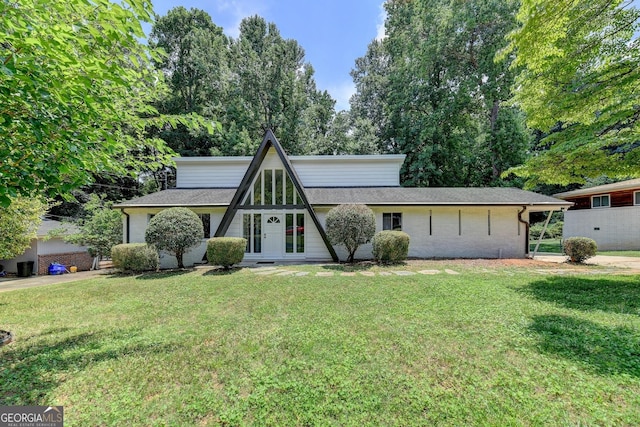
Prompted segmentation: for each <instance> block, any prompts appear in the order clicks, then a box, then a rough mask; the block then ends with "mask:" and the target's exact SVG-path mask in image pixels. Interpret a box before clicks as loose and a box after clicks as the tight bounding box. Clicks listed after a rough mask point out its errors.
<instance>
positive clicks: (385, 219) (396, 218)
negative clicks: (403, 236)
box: [382, 212, 402, 231]
mask: <svg viewBox="0 0 640 427" xmlns="http://www.w3.org/2000/svg"><path fill="white" fill-rule="evenodd" d="M382 229H383V230H399V231H402V213H401V212H394V213H383V214H382Z"/></svg>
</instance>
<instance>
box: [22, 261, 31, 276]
mask: <svg viewBox="0 0 640 427" xmlns="http://www.w3.org/2000/svg"><path fill="white" fill-rule="evenodd" d="M33 264H34V262H33V261H23V262H19V263H18V277H31V275H32V274H33Z"/></svg>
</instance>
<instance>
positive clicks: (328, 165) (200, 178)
mask: <svg viewBox="0 0 640 427" xmlns="http://www.w3.org/2000/svg"><path fill="white" fill-rule="evenodd" d="M193 159H194V158H188V159H176V164H177V187H178V188H207V187H209V188H233V187H237V186H238V185H239V184H240V181H242V178H243V176H244V174H245V172H246V170H247V168H248V167H249V163H250V162H251V158H249V157H218V158H216V157H203V158H199V159H198V160H193ZM403 159H404V157H402V156H299V157H295V156H293V157H290V160H291V163H292V164H293V167H294V169H295V170H296V173H297V174H298V176H299V178H300V181H301V182H302V185H304V186H305V187H345V186H350V187H353V186H398V185H400V181H399V180H400V167H401V166H402V160H403ZM282 167H283V166H282V162H281V161H280V159H279V158H278V156H277V154H276V152H275V150H274V149H273V148H272V149H270V150H269V152H268V153H267V156H266V157H265V159H264V161H263V164H262V169H264V168H282Z"/></svg>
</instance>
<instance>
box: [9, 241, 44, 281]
mask: <svg viewBox="0 0 640 427" xmlns="http://www.w3.org/2000/svg"><path fill="white" fill-rule="evenodd" d="M25 261H33V271H34V273H37V271H38V240H37V239H33V240H31V246H30V247H29V248H27V250H26V251H25V252H24V253H23V254H22V255H20V256H17V257H15V258H13V259H7V260H0V264H2V266H3V267H4V271H6V272H7V273H17V272H18V263H19V262H25Z"/></svg>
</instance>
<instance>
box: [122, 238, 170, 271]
mask: <svg viewBox="0 0 640 427" xmlns="http://www.w3.org/2000/svg"><path fill="white" fill-rule="evenodd" d="M111 259H112V261H113V266H114V267H115V268H117V269H119V270H122V271H125V272H128V271H132V272H142V271H151V270H153V271H155V270H157V269H158V267H159V265H160V259H159V257H158V251H157V250H156V249H155V248H154V247H153V246H149V245H147V244H146V243H121V244H119V245H115V246H114V247H113V248H112V249H111Z"/></svg>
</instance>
